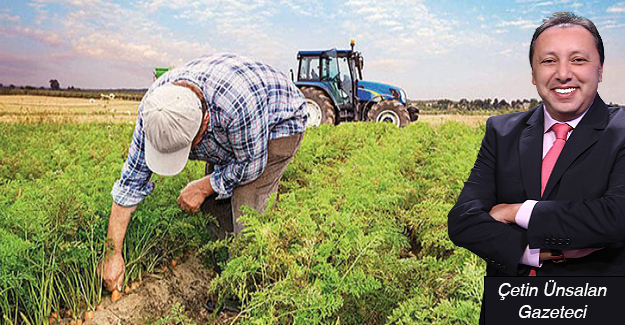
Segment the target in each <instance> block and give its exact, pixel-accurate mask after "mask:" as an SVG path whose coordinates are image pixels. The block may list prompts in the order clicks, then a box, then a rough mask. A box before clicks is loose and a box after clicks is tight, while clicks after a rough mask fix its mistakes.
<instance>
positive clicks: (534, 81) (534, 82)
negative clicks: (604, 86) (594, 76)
mask: <svg viewBox="0 0 625 325" xmlns="http://www.w3.org/2000/svg"><path fill="white" fill-rule="evenodd" d="M599 79H601V77H599ZM532 85H534V86H536V78H534V70H533V69H532Z"/></svg>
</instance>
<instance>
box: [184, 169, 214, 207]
mask: <svg viewBox="0 0 625 325" xmlns="http://www.w3.org/2000/svg"><path fill="white" fill-rule="evenodd" d="M211 194H213V187H212V186H211V183H210V176H205V177H203V178H200V179H198V180H195V181H193V182H191V183H189V184H187V186H186V187H185V188H184V189H183V190H182V191H180V196H179V197H178V205H180V208H181V209H182V210H184V211H187V212H197V211H198V210H200V206H201V205H202V203H203V202H204V200H205V199H206V198H207V197H208V196H209V195H211Z"/></svg>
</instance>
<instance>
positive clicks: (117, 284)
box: [99, 251, 126, 292]
mask: <svg viewBox="0 0 625 325" xmlns="http://www.w3.org/2000/svg"><path fill="white" fill-rule="evenodd" d="M99 269H100V270H102V271H101V272H102V280H104V285H105V286H106V289H107V290H109V291H113V290H114V289H117V290H118V291H120V292H121V291H122V286H123V284H124V273H125V272H126V263H124V258H123V257H122V254H121V252H119V253H118V252H114V251H110V252H108V253H106V257H105V258H104V261H102V263H101V266H100V267H99Z"/></svg>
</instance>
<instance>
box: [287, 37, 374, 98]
mask: <svg viewBox="0 0 625 325" xmlns="http://www.w3.org/2000/svg"><path fill="white" fill-rule="evenodd" d="M356 58H358V60H356ZM298 59H299V62H300V64H299V73H298V81H299V83H300V84H302V85H304V84H309V85H314V86H317V87H321V88H322V89H324V90H325V91H326V92H328V94H330V95H331V97H332V98H334V100H335V102H336V104H337V105H338V106H352V105H354V104H355V103H356V97H355V96H354V95H355V94H356V92H355V91H354V89H355V88H356V84H357V81H358V80H361V79H362V72H361V71H362V70H361V67H362V62H363V60H362V57H361V56H360V53H358V52H353V51H348V50H336V49H332V50H328V51H300V52H299V53H298ZM356 62H359V64H357V63H356Z"/></svg>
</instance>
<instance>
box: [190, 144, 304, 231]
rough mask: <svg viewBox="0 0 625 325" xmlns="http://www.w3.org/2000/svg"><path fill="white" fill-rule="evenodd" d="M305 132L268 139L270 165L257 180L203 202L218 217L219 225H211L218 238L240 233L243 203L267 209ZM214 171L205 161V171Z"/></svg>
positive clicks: (268, 162) (203, 205)
mask: <svg viewBox="0 0 625 325" xmlns="http://www.w3.org/2000/svg"><path fill="white" fill-rule="evenodd" d="M303 136H304V135H303V134H296V135H292V136H288V137H282V138H277V139H273V140H269V143H268V147H267V165H266V166H265V170H264V171H263V173H262V174H261V175H260V176H259V177H258V178H257V179H255V180H253V181H251V182H249V183H246V184H243V185H241V186H239V187H237V188H235V189H234V191H233V194H232V197H230V198H227V199H223V200H215V197H217V195H216V194H213V195H211V196H209V197H208V198H206V200H204V203H202V211H203V212H204V213H210V214H211V215H213V216H214V217H215V219H217V222H218V223H219V226H218V227H216V226H215V225H212V226H211V227H210V228H211V230H212V231H213V233H214V235H215V236H216V237H217V238H219V239H224V238H225V237H226V235H227V234H228V233H232V232H234V233H235V234H237V235H239V234H241V230H243V228H244V227H243V225H242V224H241V223H239V222H237V219H238V218H239V216H240V215H241V207H242V206H248V207H250V208H253V209H255V210H257V211H264V210H265V208H266V207H265V205H266V204H267V200H268V199H269V196H270V195H271V194H272V193H274V192H276V191H277V190H278V183H279V182H280V178H282V175H283V174H284V170H285V169H286V166H287V165H288V164H289V162H290V161H291V158H293V156H294V155H295V153H296V152H297V149H298V148H299V146H300V143H301V142H302V138H303ZM212 172H213V165H212V164H210V163H207V164H206V175H208V174H210V173H212Z"/></svg>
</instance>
